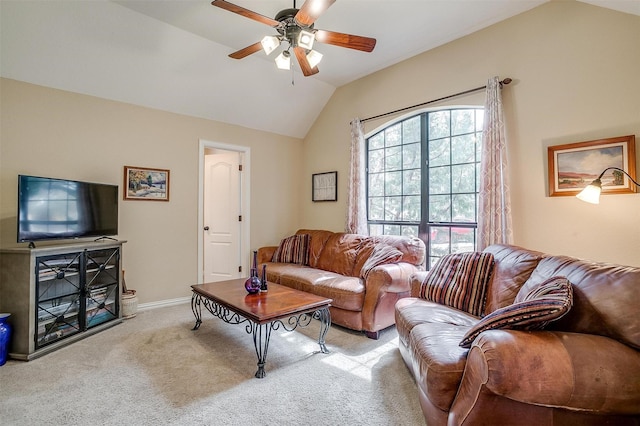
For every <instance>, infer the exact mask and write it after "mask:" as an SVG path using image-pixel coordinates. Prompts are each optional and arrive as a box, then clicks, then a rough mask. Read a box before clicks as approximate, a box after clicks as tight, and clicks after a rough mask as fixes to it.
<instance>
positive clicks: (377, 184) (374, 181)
mask: <svg viewBox="0 0 640 426" xmlns="http://www.w3.org/2000/svg"><path fill="white" fill-rule="evenodd" d="M383 195H384V174H383V173H375V174H371V173H370V174H369V197H380V196H383Z"/></svg>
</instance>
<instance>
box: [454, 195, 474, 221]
mask: <svg viewBox="0 0 640 426" xmlns="http://www.w3.org/2000/svg"><path fill="white" fill-rule="evenodd" d="M451 200H452V204H453V205H452V210H453V220H454V221H455V222H471V223H473V222H475V221H476V194H459V195H453V196H452V197H451Z"/></svg>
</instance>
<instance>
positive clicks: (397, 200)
mask: <svg viewBox="0 0 640 426" xmlns="http://www.w3.org/2000/svg"><path fill="white" fill-rule="evenodd" d="M400 219H402V197H385V203H384V220H389V221H399V220H400Z"/></svg>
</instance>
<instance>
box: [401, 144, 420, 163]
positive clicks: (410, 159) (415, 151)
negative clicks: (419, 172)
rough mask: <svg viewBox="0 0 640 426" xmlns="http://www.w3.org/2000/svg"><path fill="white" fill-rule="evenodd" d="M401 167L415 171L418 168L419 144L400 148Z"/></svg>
mask: <svg viewBox="0 0 640 426" xmlns="http://www.w3.org/2000/svg"><path fill="white" fill-rule="evenodd" d="M402 167H403V168H405V169H416V168H419V167H420V144H419V143H412V144H410V145H405V146H403V147H402Z"/></svg>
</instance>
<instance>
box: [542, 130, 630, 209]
mask: <svg viewBox="0 0 640 426" xmlns="http://www.w3.org/2000/svg"><path fill="white" fill-rule="evenodd" d="M547 154H548V159H549V162H548V167H549V196H551V197H557V196H564V195H576V194H578V193H579V192H580V191H582V190H583V189H584V188H585V187H586V186H587V185H589V184H590V183H591V182H592V181H593V180H594V179H597V178H598V176H600V173H602V172H603V171H604V170H605V169H606V168H607V167H618V168H620V169H622V170H624V171H625V172H627V173H628V174H629V176H631V177H632V178H633V179H635V178H636V152H635V136H634V135H629V136H620V137H615V138H609V139H599V140H594V141H587V142H577V143H571V144H566V145H557V146H550V147H549V148H548V149H547ZM601 180H602V193H603V194H606V193H614V194H615V193H617V194H621V193H630V192H636V185H635V184H634V183H633V182H631V181H630V180H629V178H628V177H627V176H626V175H625V174H624V173H622V172H620V171H617V170H607V172H606V173H605V174H604V175H603V176H602V177H601Z"/></svg>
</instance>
